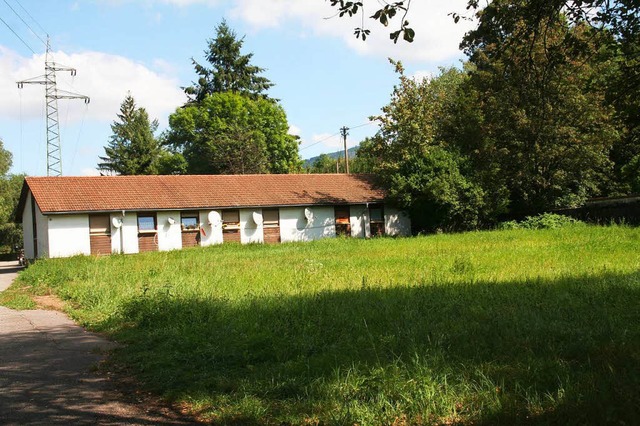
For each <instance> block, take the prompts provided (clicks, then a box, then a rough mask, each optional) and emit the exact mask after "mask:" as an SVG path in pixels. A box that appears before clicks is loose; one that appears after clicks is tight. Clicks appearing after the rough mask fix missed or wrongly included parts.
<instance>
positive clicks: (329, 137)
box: [299, 121, 374, 151]
mask: <svg viewBox="0 0 640 426" xmlns="http://www.w3.org/2000/svg"><path fill="white" fill-rule="evenodd" d="M372 124H374V122H373V121H367V122H366V123H362V124H359V125H357V126H344V127H347V128H348V129H358V128H360V127H364V126H371V125H372ZM340 134H341V132H340V131H339V132H337V133H334V134H333V135H331V136H327V137H325V138H322V139H320V140H319V141H317V142H314V143H312V144H311V145H307V146H305V147H302V148H300V149H299V151H303V150H305V149H307V148H311V147H312V146H316V145H318V144H319V143H322V142H324V141H326V140H328V139H331V138H333V137H335V136H338V135H340Z"/></svg>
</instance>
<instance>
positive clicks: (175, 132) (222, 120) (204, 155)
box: [166, 92, 300, 174]
mask: <svg viewBox="0 0 640 426" xmlns="http://www.w3.org/2000/svg"><path fill="white" fill-rule="evenodd" d="M169 125H170V129H169V131H168V132H167V134H166V141H167V143H168V144H170V145H171V146H172V147H173V149H174V150H175V151H176V152H179V153H181V154H182V155H183V156H184V158H185V160H186V162H187V171H188V172H189V173H198V174H246V173H289V172H293V171H298V170H299V169H300V160H299V157H298V141H297V138H296V137H295V136H292V135H289V134H288V129H289V125H288V123H287V118H286V115H285V113H284V110H283V109H282V107H280V106H279V105H278V104H276V103H275V102H273V101H272V100H267V99H263V98H257V99H251V98H249V97H246V96H243V95H241V94H238V93H233V92H223V93H214V94H212V95H207V96H205V97H204V98H203V99H202V101H201V102H199V103H197V104H191V105H187V106H185V107H183V108H179V109H177V110H176V112H175V113H173V114H172V115H171V116H170V117H169Z"/></svg>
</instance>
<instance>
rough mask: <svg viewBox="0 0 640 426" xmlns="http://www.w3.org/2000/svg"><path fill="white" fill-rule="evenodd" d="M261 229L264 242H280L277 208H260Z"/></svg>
mask: <svg viewBox="0 0 640 426" xmlns="http://www.w3.org/2000/svg"><path fill="white" fill-rule="evenodd" d="M262 231H263V233H264V234H263V235H264V242H265V243H267V244H273V243H279V242H280V212H279V211H278V209H262Z"/></svg>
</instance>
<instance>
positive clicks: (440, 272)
mask: <svg viewBox="0 0 640 426" xmlns="http://www.w3.org/2000/svg"><path fill="white" fill-rule="evenodd" d="M25 292H27V293H31V294H47V293H50V292H52V293H55V294H57V295H58V296H60V297H61V298H62V299H64V300H66V301H67V309H68V312H69V313H70V315H71V316H72V317H73V318H75V319H76V320H77V321H79V322H80V323H82V324H84V325H86V326H88V327H89V328H91V329H93V330H98V331H102V332H105V333H107V334H108V335H109V336H111V337H112V338H113V339H115V340H117V341H120V342H124V343H126V345H125V346H124V347H122V348H121V349H119V350H117V351H116V352H115V353H114V354H113V357H112V359H113V362H114V363H116V364H117V365H119V366H126V367H127V368H130V371H131V372H132V374H134V375H135V376H136V377H137V378H138V379H139V381H140V382H141V383H142V384H143V385H144V386H145V387H146V388H147V389H149V390H151V391H153V392H156V393H157V394H159V395H162V396H164V397H166V398H168V399H170V400H172V401H176V402H178V403H182V404H186V405H188V406H189V407H190V408H191V409H192V411H193V412H195V413H198V414H199V416H200V417H201V418H203V419H205V420H208V421H211V422H214V423H216V424H278V425H280V424H336V425H342V424H360V425H379V424H395V425H403V424H474V425H478V424H480V425H484V424H486V425H489V424H505V425H510V424H563V425H564V424H604V423H610V424H626V425H631V424H639V423H640V229H637V228H628V227H619V226H612V227H591V226H575V227H569V228H563V229H558V230H544V231H523V230H513V231H495V232H473V233H466V234H458V235H436V236H428V237H417V238H407V239H375V240H368V241H365V240H355V239H354V240H352V239H332V240H323V241H318V242H314V243H303V244H282V245H275V246H263V245H250V246H238V245H224V246H218V247H210V248H205V249H202V248H195V249H188V250H183V251H174V252H163V253H149V254H142V255H134V256H120V255H119V256H111V257H103V258H91V257H77V258H71V259H52V260H46V261H39V262H36V263H35V264H34V265H33V266H31V267H29V268H28V269H27V270H26V271H24V272H23V273H22V274H21V275H20V279H19V280H18V281H17V282H16V283H15V284H14V286H13V287H12V289H11V290H10V291H9V292H8V293H7V294H5V295H4V296H3V299H4V303H5V304H9V305H10V304H11V303H17V304H19V305H21V306H25V305H26V303H25V300H24V297H25V296H24V294H25Z"/></svg>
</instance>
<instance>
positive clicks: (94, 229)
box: [89, 214, 111, 256]
mask: <svg viewBox="0 0 640 426" xmlns="http://www.w3.org/2000/svg"><path fill="white" fill-rule="evenodd" d="M109 219H110V218H109V215H108V214H90V215H89V242H90V246H91V254H92V255H94V256H104V255H108V254H111V222H110V220H109Z"/></svg>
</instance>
